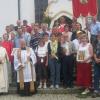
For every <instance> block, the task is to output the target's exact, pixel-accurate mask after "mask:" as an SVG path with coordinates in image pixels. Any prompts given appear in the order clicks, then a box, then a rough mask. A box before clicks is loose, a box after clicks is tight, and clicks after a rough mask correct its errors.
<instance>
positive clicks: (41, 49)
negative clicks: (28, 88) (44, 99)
mask: <svg viewBox="0 0 100 100" xmlns="http://www.w3.org/2000/svg"><path fill="white" fill-rule="evenodd" d="M36 51H37V52H36V54H37V75H38V78H39V82H40V83H39V86H38V88H42V87H43V88H44V89H46V88H47V84H46V79H47V70H46V67H47V64H48V58H47V55H48V51H47V47H46V46H45V43H44V40H43V39H41V40H40V41H39V45H38V47H37V50H36Z"/></svg>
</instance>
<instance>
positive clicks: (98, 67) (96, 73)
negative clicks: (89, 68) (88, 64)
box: [94, 63, 100, 91]
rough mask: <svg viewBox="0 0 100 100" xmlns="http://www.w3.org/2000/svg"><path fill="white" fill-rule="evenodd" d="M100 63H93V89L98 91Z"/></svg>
mask: <svg viewBox="0 0 100 100" xmlns="http://www.w3.org/2000/svg"><path fill="white" fill-rule="evenodd" d="M99 87H100V64H96V63H95V64H94V89H95V90H97V91H100V88H99Z"/></svg>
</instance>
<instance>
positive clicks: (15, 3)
mask: <svg viewBox="0 0 100 100" xmlns="http://www.w3.org/2000/svg"><path fill="white" fill-rule="evenodd" d="M98 4H100V0H98ZM0 7H1V9H0V23H1V24H0V30H1V33H3V32H4V27H5V26H6V25H9V24H16V20H17V19H21V20H23V19H27V20H28V22H29V23H34V22H39V23H41V22H42V20H43V17H44V15H45V14H46V15H49V16H50V17H51V24H50V27H52V26H53V24H54V22H55V20H57V19H58V18H59V17H61V16H66V17H68V18H69V19H71V20H72V19H73V11H72V0H2V2H1V3H0ZM44 12H45V13H44ZM98 15H99V16H100V6H99V10H98ZM98 19H100V17H98ZM78 21H79V22H80V23H82V24H84V19H83V18H82V17H80V18H79V19H78Z"/></svg>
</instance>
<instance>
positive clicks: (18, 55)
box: [14, 39, 36, 96]
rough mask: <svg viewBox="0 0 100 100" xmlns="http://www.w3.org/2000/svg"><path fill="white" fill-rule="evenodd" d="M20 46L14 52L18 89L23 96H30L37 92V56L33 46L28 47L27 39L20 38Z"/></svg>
mask: <svg viewBox="0 0 100 100" xmlns="http://www.w3.org/2000/svg"><path fill="white" fill-rule="evenodd" d="M20 46H21V47H20V48H19V49H16V50H15V53H14V68H15V70H16V71H17V90H18V94H20V95H21V96H29V95H32V94H33V93H34V92H35V89H36V88H35V81H36V73H35V67H34V65H35V63H36V56H35V53H34V51H33V50H32V48H29V47H26V43H25V40H23V39H21V40H20Z"/></svg>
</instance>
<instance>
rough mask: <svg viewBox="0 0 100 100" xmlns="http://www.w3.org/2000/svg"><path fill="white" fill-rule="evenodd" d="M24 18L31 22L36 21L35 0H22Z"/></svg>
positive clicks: (22, 15)
mask: <svg viewBox="0 0 100 100" xmlns="http://www.w3.org/2000/svg"><path fill="white" fill-rule="evenodd" d="M23 19H27V20H28V21H29V23H32V22H35V7H34V0H21V20H23Z"/></svg>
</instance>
